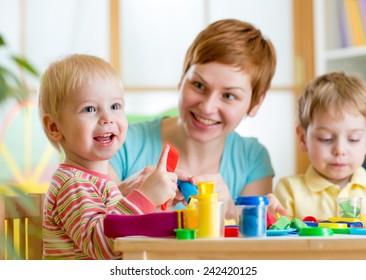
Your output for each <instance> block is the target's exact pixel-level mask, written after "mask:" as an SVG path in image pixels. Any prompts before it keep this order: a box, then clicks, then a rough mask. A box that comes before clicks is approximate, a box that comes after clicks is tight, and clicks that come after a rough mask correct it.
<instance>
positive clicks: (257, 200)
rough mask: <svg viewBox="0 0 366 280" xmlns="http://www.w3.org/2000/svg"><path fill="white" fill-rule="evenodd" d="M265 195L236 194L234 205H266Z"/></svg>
mask: <svg viewBox="0 0 366 280" xmlns="http://www.w3.org/2000/svg"><path fill="white" fill-rule="evenodd" d="M268 204H269V202H268V198H267V196H238V197H237V198H236V201H235V205H249V206H257V205H268Z"/></svg>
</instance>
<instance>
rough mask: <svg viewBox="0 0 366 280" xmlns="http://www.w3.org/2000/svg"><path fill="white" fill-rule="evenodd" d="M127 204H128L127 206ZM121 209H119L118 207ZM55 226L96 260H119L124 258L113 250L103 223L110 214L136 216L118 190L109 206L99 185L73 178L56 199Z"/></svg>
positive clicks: (109, 198) (113, 192)
mask: <svg viewBox="0 0 366 280" xmlns="http://www.w3.org/2000/svg"><path fill="white" fill-rule="evenodd" d="M124 202H125V203H124ZM116 204H118V205H120V206H119V207H115V205H116ZM54 211H55V213H53V216H54V217H55V222H56V223H57V225H58V226H59V227H60V228H63V229H64V230H65V233H66V234H67V235H68V236H69V237H70V238H71V239H72V240H73V241H74V242H75V244H76V245H77V246H78V247H79V248H80V249H81V250H82V251H83V252H84V253H85V254H87V255H88V256H90V257H91V258H93V259H116V258H120V257H121V255H120V254H119V253H116V252H115V251H114V250H113V242H112V240H111V239H109V238H107V237H106V236H105V235H104V231H103V220H104V217H105V215H106V214H108V213H120V214H127V215H131V214H134V213H136V210H135V209H134V207H132V206H131V205H130V204H129V203H128V202H127V201H126V199H125V198H122V195H121V194H120V193H119V192H118V191H117V190H116V191H114V190H113V189H112V190H110V191H109V195H108V200H107V201H106V203H105V202H104V201H103V198H101V197H100V195H99V193H98V192H97V191H96V190H95V185H94V184H93V183H92V182H90V181H88V180H86V179H82V178H76V177H74V178H70V179H69V180H67V181H66V182H65V183H64V184H63V186H62V187H61V188H60V190H59V192H58V194H57V197H56V199H55V205H54Z"/></svg>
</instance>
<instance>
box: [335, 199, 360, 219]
mask: <svg viewBox="0 0 366 280" xmlns="http://www.w3.org/2000/svg"><path fill="white" fill-rule="evenodd" d="M361 200H362V198H361V197H339V198H337V217H339V218H358V216H359V215H360V214H361Z"/></svg>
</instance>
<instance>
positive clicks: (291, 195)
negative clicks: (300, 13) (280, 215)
mask: <svg viewBox="0 0 366 280" xmlns="http://www.w3.org/2000/svg"><path fill="white" fill-rule="evenodd" d="M274 194H275V195H276V197H277V198H278V199H279V201H280V202H281V203H282V205H283V206H284V207H285V208H286V209H287V210H288V211H289V214H290V215H291V216H294V217H297V218H299V219H302V218H304V217H306V216H313V217H315V218H317V219H318V220H326V219H327V218H330V217H336V216H337V198H338V197H362V208H361V215H362V214H366V171H365V169H364V168H363V167H360V168H358V169H357V170H356V171H355V173H354V174H353V176H352V178H351V181H350V182H349V183H348V184H347V185H346V186H345V187H344V188H343V189H342V190H341V188H340V186H338V185H335V184H333V183H331V182H329V181H327V180H326V179H325V178H323V177H322V176H321V175H320V174H319V173H318V172H317V171H316V170H315V169H314V168H313V166H309V167H308V169H307V171H306V172H305V174H301V175H296V176H289V177H284V178H282V179H281V180H280V181H279V182H278V183H277V185H276V187H275V189H274Z"/></svg>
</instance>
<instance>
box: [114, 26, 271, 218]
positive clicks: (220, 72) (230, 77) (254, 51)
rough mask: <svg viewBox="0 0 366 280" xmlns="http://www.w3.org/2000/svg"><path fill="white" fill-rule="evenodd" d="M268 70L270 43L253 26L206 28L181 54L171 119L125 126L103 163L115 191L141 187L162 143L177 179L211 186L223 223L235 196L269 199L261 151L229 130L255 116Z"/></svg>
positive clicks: (264, 151) (266, 84) (268, 170)
mask: <svg viewBox="0 0 366 280" xmlns="http://www.w3.org/2000/svg"><path fill="white" fill-rule="evenodd" d="M275 66H276V54H275V50H274V47H273V45H272V43H271V42H270V41H269V40H268V39H266V38H264V37H263V36H262V34H261V31H260V30H258V29H256V28H255V27H254V26H253V25H251V24H249V23H246V22H243V21H240V20H235V19H227V20H220V21H217V22H214V23H212V24H210V25H209V26H208V27H207V28H206V29H205V30H203V31H202V32H201V33H200V34H199V35H198V36H197V38H196V39H195V40H194V42H193V43H192V45H191V46H190V48H189V49H188V51H187V54H186V57H185V61H184V67H183V73H182V77H181V80H180V83H179V86H178V89H179V93H180V98H179V106H178V107H179V116H178V117H170V118H160V119H155V120H152V121H147V122H142V123H136V124H131V125H130V127H129V131H128V133H127V139H126V141H125V144H124V145H123V147H122V148H121V149H120V150H119V151H118V153H117V154H116V155H115V156H114V157H113V159H112V160H111V161H110V163H111V166H112V168H111V171H110V175H111V177H112V178H113V179H115V180H116V181H123V180H124V182H123V183H122V184H121V185H120V189H121V191H122V193H124V194H126V193H128V192H129V191H130V190H131V189H132V188H134V187H137V186H138V185H139V184H141V182H143V181H144V179H145V177H146V175H148V174H149V173H150V172H151V171H152V169H153V168H152V167H146V168H145V166H149V165H154V164H155V163H156V161H157V159H158V158H159V155H160V153H161V149H162V147H163V144H164V143H165V142H170V143H171V144H172V145H173V146H175V147H176V148H177V149H178V150H179V152H180V156H179V161H178V166H177V171H176V173H177V174H178V176H179V178H180V179H183V180H189V181H190V182H191V183H193V184H195V183H197V182H199V181H215V182H216V191H217V192H218V193H219V197H220V199H221V200H223V201H224V202H225V205H226V218H234V217H236V214H235V207H234V200H235V198H236V197H237V196H238V195H266V194H269V193H270V192H271V191H272V177H273V176H274V172H273V169H272V165H271V161H270V157H269V154H268V151H267V149H266V148H265V147H264V146H263V145H262V144H260V143H259V142H258V141H257V139H255V138H245V137H241V136H239V135H238V134H237V133H236V132H234V130H235V128H236V127H237V126H238V125H239V123H240V122H241V121H242V120H243V119H244V118H245V117H246V116H249V117H254V116H255V115H256V113H257V112H258V109H259V108H260V106H261V104H262V102H263V100H264V98H265V96H266V92H267V90H268V89H269V87H270V84H271V80H272V77H273V75H274V72H275ZM176 198H177V199H178V200H180V199H181V196H179V195H178V196H177V197H176ZM269 198H270V201H272V200H273V197H272V196H270V197H269ZM276 202H277V201H276ZM174 204H175V203H173V205H174ZM272 207H275V208H277V205H272ZM273 211H274V210H273ZM273 211H272V212H273Z"/></svg>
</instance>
